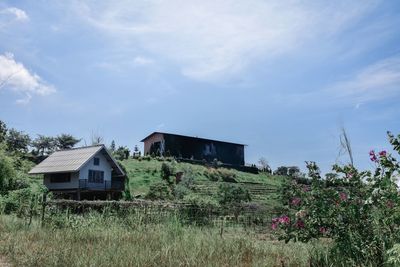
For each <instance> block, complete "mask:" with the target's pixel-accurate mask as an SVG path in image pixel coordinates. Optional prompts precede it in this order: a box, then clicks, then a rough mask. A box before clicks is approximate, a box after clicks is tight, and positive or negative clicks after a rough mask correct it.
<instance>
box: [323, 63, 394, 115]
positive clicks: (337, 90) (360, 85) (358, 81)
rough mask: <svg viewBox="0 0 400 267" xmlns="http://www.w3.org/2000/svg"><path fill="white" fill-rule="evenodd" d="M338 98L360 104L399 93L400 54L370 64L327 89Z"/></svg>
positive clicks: (357, 105)
mask: <svg viewBox="0 0 400 267" xmlns="http://www.w3.org/2000/svg"><path fill="white" fill-rule="evenodd" d="M328 91H329V92H330V93H332V94H334V95H335V96H337V97H340V98H348V99H350V100H353V101H355V102H356V108H358V107H360V105H361V104H363V103H366V102H371V101H376V100H380V99H386V98H389V97H393V96H396V95H397V96H399V95H400V56H394V57H391V58H388V59H384V60H382V61H379V62H377V63H374V64H371V65H369V66H367V67H365V68H363V69H361V70H359V71H358V72H356V73H355V74H354V75H353V77H351V78H348V79H346V80H343V81H340V82H338V83H336V84H334V85H333V86H332V87H330V88H329V89H328Z"/></svg>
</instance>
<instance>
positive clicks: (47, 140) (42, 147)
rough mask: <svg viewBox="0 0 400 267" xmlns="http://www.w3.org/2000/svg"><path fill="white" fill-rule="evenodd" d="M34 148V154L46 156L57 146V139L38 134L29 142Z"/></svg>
mask: <svg viewBox="0 0 400 267" xmlns="http://www.w3.org/2000/svg"><path fill="white" fill-rule="evenodd" d="M31 145H32V146H33V147H34V148H35V149H36V150H35V152H36V154H37V155H40V156H47V155H49V154H51V153H52V152H53V151H54V150H55V149H56V146H57V140H56V138H54V137H51V136H44V135H41V134H38V136H37V138H35V140H33V141H32V144H31Z"/></svg>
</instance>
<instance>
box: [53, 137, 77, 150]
mask: <svg viewBox="0 0 400 267" xmlns="http://www.w3.org/2000/svg"><path fill="white" fill-rule="evenodd" d="M55 141H56V146H57V148H58V149H71V148H73V147H74V146H75V145H76V144H77V143H79V142H80V141H81V139H77V138H75V137H74V136H72V135H70V134H60V135H58V136H57V137H56V139H55Z"/></svg>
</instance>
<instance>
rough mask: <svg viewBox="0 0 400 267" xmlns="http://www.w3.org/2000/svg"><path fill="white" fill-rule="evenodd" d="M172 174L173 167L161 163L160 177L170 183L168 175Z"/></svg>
mask: <svg viewBox="0 0 400 267" xmlns="http://www.w3.org/2000/svg"><path fill="white" fill-rule="evenodd" d="M173 175H174V168H173V167H172V166H170V165H169V164H167V163H164V162H163V163H162V164H161V179H163V180H164V181H166V182H167V183H169V184H171V183H172V181H171V180H170V176H173Z"/></svg>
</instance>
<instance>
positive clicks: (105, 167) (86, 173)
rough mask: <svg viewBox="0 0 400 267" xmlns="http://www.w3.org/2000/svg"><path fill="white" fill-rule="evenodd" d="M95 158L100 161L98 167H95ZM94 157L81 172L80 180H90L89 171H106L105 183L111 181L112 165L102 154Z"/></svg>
mask: <svg viewBox="0 0 400 267" xmlns="http://www.w3.org/2000/svg"><path fill="white" fill-rule="evenodd" d="M94 157H96V158H99V159H100V164H99V165H98V166H96V165H94V164H93V163H94V159H93V158H94ZM94 157H92V158H91V159H90V160H89V161H88V162H87V163H86V164H85V165H84V166H83V167H82V168H81V169H80V171H79V179H88V178H89V177H88V176H89V170H96V171H104V181H111V171H112V169H111V165H110V164H109V163H108V161H107V160H106V158H105V157H104V156H103V154H101V153H97V154H96V155H95V156H94Z"/></svg>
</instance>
